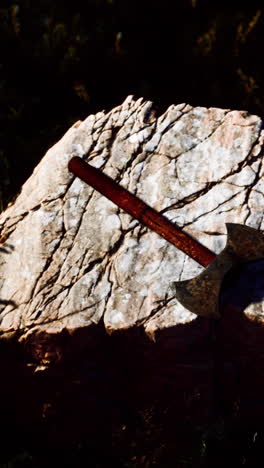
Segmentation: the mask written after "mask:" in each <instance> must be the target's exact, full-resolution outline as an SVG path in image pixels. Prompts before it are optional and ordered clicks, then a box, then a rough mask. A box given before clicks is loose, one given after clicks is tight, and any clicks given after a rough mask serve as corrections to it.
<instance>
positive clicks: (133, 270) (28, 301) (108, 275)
mask: <svg viewBox="0 0 264 468" xmlns="http://www.w3.org/2000/svg"><path fill="white" fill-rule="evenodd" d="M263 135H264V133H263V131H262V121H261V119H260V118H258V117H257V116H252V115H248V114H247V113H246V112H242V111H241V112H240V111H229V110H223V109H216V108H210V109H207V108H203V107H197V108H193V107H191V106H189V105H186V104H180V105H172V106H170V107H169V108H168V110H167V111H166V112H165V113H164V114H163V115H161V116H156V115H155V112H154V110H153V105H152V103H150V102H144V101H143V100H141V99H140V100H137V101H135V100H134V99H133V98H132V97H128V98H127V99H126V100H125V102H124V103H123V104H122V105H121V106H119V107H117V108H115V109H113V110H112V111H111V112H109V113H108V114H105V113H103V112H101V113H98V114H96V115H91V116H89V117H88V118H87V119H86V120H85V121H83V122H77V123H76V124H75V125H74V126H73V127H72V128H70V130H69V131H68V132H67V133H66V134H65V135H64V137H63V138H62V139H61V140H60V141H59V142H58V143H57V144H56V145H55V146H54V147H52V148H51V149H50V150H49V151H48V152H47V153H46V155H45V156H44V157H43V159H42V160H41V162H40V163H39V165H38V166H37V167H36V169H35V170H34V172H33V174H32V176H31V177H30V178H29V179H28V181H27V182H26V183H25V184H24V186H23V188H22V191H21V193H20V195H19V196H18V198H17V199H16V201H15V203H14V204H13V205H12V206H10V207H8V209H7V210H6V211H5V212H4V213H2V214H1V216H0V229H1V234H0V236H1V238H0V241H1V244H0V307H1V332H2V333H4V334H8V333H9V334H10V333H13V332H15V333H16V332H17V333H19V336H20V337H21V339H24V338H26V337H28V336H29V335H30V334H32V333H35V332H36V331H40V330H43V331H45V332H49V333H54V332H55V333H57V332H60V331H61V330H63V329H67V330H76V329H78V328H81V327H87V326H90V325H94V324H97V323H99V321H101V320H103V321H104V324H105V327H106V329H107V330H108V331H109V332H112V331H115V330H120V329H127V328H129V327H131V326H134V325H139V324H142V325H143V326H144V327H145V330H146V332H147V333H149V334H150V335H151V336H153V337H154V335H155V332H156V330H157V329H159V330H162V329H165V328H168V327H171V326H175V325H178V324H186V323H189V322H191V321H193V320H195V319H196V316H195V315H194V314H192V313H190V312H189V311H187V310H186V309H184V307H183V306H181V305H180V304H179V303H178V302H177V300H176V299H175V298H173V292H172V290H171V287H170V283H171V282H172V281H177V280H182V279H187V278H191V277H193V276H195V275H197V274H198V273H199V272H200V271H202V267H200V266H199V265H197V264H196V263H195V262H194V261H193V260H191V259H188V258H186V256H185V255H184V254H183V253H181V252H179V251H178V250H177V249H176V248H175V247H173V246H172V245H170V244H168V243H166V241H165V240H163V239H162V238H160V237H159V236H158V235H157V234H155V233H153V232H151V231H149V230H147V229H146V228H144V227H142V226H141V225H140V224H139V223H138V222H137V221H135V220H133V219H131V217H130V216H129V215H127V214H125V213H124V212H121V211H120V210H119V209H118V208H117V207H116V206H115V205H113V203H111V202H110V201H109V200H107V199H106V198H104V197H103V196H101V195H100V194H98V193H96V192H95V191H94V190H92V189H91V188H90V187H89V186H87V185H86V184H85V183H83V182H81V181H80V180H79V179H77V178H75V177H73V176H72V174H70V173H69V171H68V169H67V163H68V161H69V159H70V158H71V157H72V156H74V155H78V156H81V157H85V159H86V160H88V161H89V162H90V163H91V164H92V165H95V166H96V167H98V168H101V169H102V170H103V171H104V172H105V173H106V174H108V175H110V176H111V177H113V178H114V179H116V180H118V181H119V182H120V183H121V185H123V186H124V187H126V188H128V189H129V190H130V191H131V192H133V193H135V194H137V195H138V196H139V197H141V198H142V199H143V200H144V201H146V202H147V203H148V204H150V205H152V206H153V207H154V208H156V209H157V210H158V211H162V212H163V213H164V214H165V215H166V216H167V217H168V218H169V219H171V220H173V222H175V223H177V224H178V225H179V226H181V227H183V228H184V229H185V230H186V231H187V232H189V233H191V234H193V235H194V236H195V237H196V238H197V239H198V240H199V241H201V242H202V243H204V244H205V245H206V246H207V247H209V248H210V249H212V250H213V251H214V252H216V253H218V252H220V251H221V250H222V249H223V247H224V245H225V237H226V236H225V234H226V229H225V223H226V222H235V223H242V224H246V225H248V226H251V227H254V228H256V229H264V219H263V193H264V179H263V157H262V145H263ZM251 313H252V312H251ZM263 313H264V308H263V307H262V306H259V308H258V314H260V315H262V314H263Z"/></svg>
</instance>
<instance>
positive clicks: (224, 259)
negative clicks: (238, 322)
mask: <svg viewBox="0 0 264 468" xmlns="http://www.w3.org/2000/svg"><path fill="white" fill-rule="evenodd" d="M226 228H227V241H226V246H225V248H224V250H222V252H221V253H220V254H219V255H217V257H216V258H215V260H213V261H212V263H210V265H209V266H208V267H207V268H206V269H205V270H204V271H203V272H202V273H200V274H199V275H198V276H196V277H195V278H192V279H190V280H186V281H177V282H174V283H172V285H173V288H174V289H175V291H176V292H175V295H176V298H177V299H178V300H179V302H180V303H181V304H182V305H183V306H184V307H186V308H187V309H188V310H190V311H191V312H193V313H195V314H197V315H200V316H202V317H207V318H219V317H220V314H219V294H220V289H221V286H222V282H223V279H224V276H225V275H226V273H227V272H229V271H230V270H231V269H232V268H234V267H236V266H237V265H239V264H241V263H245V262H250V261H254V260H260V259H263V258H264V234H263V232H262V231H257V230H256V229H254V228H251V227H249V226H244V225H242V224H234V223H227V224H226Z"/></svg>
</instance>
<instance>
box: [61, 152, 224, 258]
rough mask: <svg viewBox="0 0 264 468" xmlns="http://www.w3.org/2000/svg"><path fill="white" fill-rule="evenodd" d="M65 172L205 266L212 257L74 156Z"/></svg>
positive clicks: (160, 216) (194, 241) (212, 254)
mask: <svg viewBox="0 0 264 468" xmlns="http://www.w3.org/2000/svg"><path fill="white" fill-rule="evenodd" d="M68 167H69V170H70V171H71V172H72V173H73V174H75V175H76V176H78V177H79V178H80V179H82V180H83V181H84V182H86V183H87V184H89V185H91V187H93V188H94V189H95V190H97V191H98V192H100V193H101V194H102V195H104V196H105V197H107V198H109V200H111V201H112V202H114V203H115V204H116V205H117V206H119V207H120V208H122V209H123V210H124V211H126V212H127V213H129V214H130V215H131V216H133V218H136V219H138V220H139V221H140V222H141V223H142V224H145V225H146V226H147V227H148V228H150V229H152V230H153V231H155V232H157V233H158V234H159V235H160V236H162V237H164V239H166V240H167V241H169V242H170V243H171V244H173V245H175V246H176V247H177V248H178V249H180V250H181V251H182V252H184V253H186V254H187V255H188V256H189V257H191V258H193V259H194V260H196V262H198V263H200V265H202V266H204V267H206V266H208V265H209V264H210V263H211V262H212V261H213V260H214V259H215V258H216V255H215V254H214V253H213V252H211V251H210V250H209V249H207V248H206V247H204V246H203V245H201V244H200V243H199V242H198V241H196V240H195V239H193V238H192V237H191V236H189V235H188V234H186V233H185V232H183V231H182V230H181V229H180V228H178V227H177V226H176V225H175V224H173V223H172V222H171V221H169V220H168V219H167V218H165V216H163V215H161V214H160V213H158V212H157V211H155V210H154V209H153V208H151V207H150V206H148V205H147V204H146V203H145V202H143V201H142V200H140V199H139V198H138V197H136V196H135V195H133V194H132V193H130V192H128V190H126V189H125V188H123V187H122V186H121V185H119V184H118V183H117V182H115V181H114V180H113V179H111V177H109V176H107V175H106V174H104V173H103V172H102V171H100V170H99V169H97V168H96V167H93V166H91V165H90V164H87V163H86V162H85V161H84V160H83V159H81V158H79V157H78V156H74V157H73V158H72V159H71V160H70V161H69V165H68Z"/></svg>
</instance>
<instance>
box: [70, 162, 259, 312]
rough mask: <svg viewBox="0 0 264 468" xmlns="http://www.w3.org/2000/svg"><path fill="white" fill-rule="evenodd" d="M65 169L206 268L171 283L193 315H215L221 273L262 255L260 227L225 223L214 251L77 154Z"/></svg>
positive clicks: (223, 273) (222, 274) (222, 275)
mask: <svg viewBox="0 0 264 468" xmlns="http://www.w3.org/2000/svg"><path fill="white" fill-rule="evenodd" d="M69 169H70V171H71V172H73V173H74V174H75V175H77V176H78V177H80V178H81V179H82V180H84V181H85V182H86V183H88V184H89V185H91V186H92V187H93V188H95V189H96V190H98V191H99V192H100V193H102V194H103V195H105V196H106V197H107V198H109V199H110V200H112V202H114V203H115V204H116V205H118V206H119V207H121V208H122V209H123V210H124V211H126V212H127V213H129V214H130V215H131V216H133V217H134V218H136V219H138V220H139V221H140V222H141V223H143V224H145V225H146V226H147V227H149V228H150V229H152V230H153V231H155V232H157V233H158V234H159V235H161V236H162V237H164V239H166V240H167V241H169V242H170V243H171V244H173V245H175V246H176V247H178V248H179V249H180V250H182V251H183V252H185V253H186V254H187V255H189V257H191V258H192V259H194V260H196V261H197V262H198V263H200V265H202V266H204V267H205V268H206V269H205V270H204V271H203V272H202V273H201V274H200V275H198V276H197V277H196V278H193V279H191V280H187V281H180V282H176V283H173V285H174V288H176V297H177V299H178V300H179V301H180V302H181V303H182V304H183V305H184V307H186V308H187V309H189V310H190V311H191V312H194V313H195V314H197V315H201V316H202V317H207V318H218V317H219V316H220V314H219V308H218V301H219V293H220V289H221V285H222V282H223V279H224V276H225V274H226V273H227V272H228V271H230V270H231V269H232V268H234V267H235V266H237V265H239V264H240V263H244V262H250V261H254V260H258V259H262V258H264V234H263V232H262V231H257V230H256V229H253V228H250V227H248V226H243V225H241V224H231V223H228V224H226V227H227V242H226V247H225V248H224V250H223V251H222V252H221V253H220V254H219V255H216V254H215V253H214V252H211V251H210V250H209V249H208V248H207V247H205V246H203V245H201V244H200V243H199V242H198V241H197V240H195V239H193V237H191V236H190V235H189V234H187V233H186V232H184V231H182V230H181V229H180V228H179V227H178V226H176V225H175V224H173V223H171V222H170V221H169V220H168V219H167V218H166V217H164V216H163V215H162V214H161V213H158V212H157V211H155V210H154V209H153V208H151V207H150V206H149V205H147V204H146V203H145V202H144V201H143V200H140V199H139V198H138V197H136V196H135V195H133V194H132V193H130V192H128V190H126V189H125V188H124V187H122V186H121V185H120V184H118V183H117V182H115V181H114V180H113V179H111V178H110V177H108V176H107V175H106V174H104V173H103V172H101V171H100V170H98V169H97V168H95V167H93V166H91V165H89V164H87V163H86V162H85V161H83V160H82V159H81V158H79V157H77V156H75V157H73V158H72V159H71V160H70V162H69Z"/></svg>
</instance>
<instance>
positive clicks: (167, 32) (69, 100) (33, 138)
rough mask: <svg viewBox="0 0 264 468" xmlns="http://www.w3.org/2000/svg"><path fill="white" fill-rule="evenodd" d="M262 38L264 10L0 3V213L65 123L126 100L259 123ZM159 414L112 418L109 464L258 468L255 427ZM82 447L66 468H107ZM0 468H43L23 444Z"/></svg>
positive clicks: (99, 2) (192, 2)
mask: <svg viewBox="0 0 264 468" xmlns="http://www.w3.org/2000/svg"><path fill="white" fill-rule="evenodd" d="M259 5H260V6H259ZM263 39H264V7H263V6H261V2H259V4H258V3H256V2H254V1H250V2H247V3H246V6H243V3H242V2H235V1H233V2H232V1H229V2H226V1H221V2H220V1H212V0H178V1H176V2H173V1H170V0H162V1H155V0H152V1H150V0H141V1H137V0H133V1H131V0H87V1H86V2H81V1H80V0H75V1H74V2H65V0H57V1H56V2H55V1H54V0H17V1H16V2H14V1H11V0H2V1H1V4H0V43H1V52H0V211H1V210H2V209H4V208H5V207H6V205H7V203H8V202H9V201H11V200H12V198H13V197H14V196H15V195H16V193H17V192H18V191H19V189H20V187H21V185H22V183H23V182H24V181H25V180H26V179H27V178H28V176H29V175H30V174H31V172H32V170H33V168H34V167H35V166H36V165H37V163H38V161H39V160H40V159H41V157H42V156H43V155H44V153H45V152H46V150H47V149H48V148H49V147H50V146H51V145H52V144H54V143H55V142H56V141H57V140H58V139H59V138H60V137H61V136H62V135H63V134H64V133H65V131H66V130H67V129H68V128H69V126H71V125H72V124H73V123H74V122H75V121H76V120H79V119H83V118H85V117H87V116H88V115H89V114H90V113H95V112H97V111H100V110H102V109H105V110H110V109H111V108H112V107H113V106H116V105H119V104H121V103H122V101H123V100H124V99H125V97H126V96H127V95H128V94H134V95H136V96H137V97H141V96H142V97H144V98H145V99H150V100H153V101H154V102H155V103H156V104H157V106H158V107H159V109H160V112H162V111H163V110H164V109H166V107H167V106H168V105H170V104H178V103H181V102H187V103H189V104H191V105H193V106H197V105H200V106H206V107H211V106H215V107H222V108H231V109H245V110H248V111H249V112H250V113H256V114H258V115H260V116H263V115H264V100H263V95H264V62H263V60H262V49H263V42H264V41H263ZM193 398H195V395H193ZM167 413H168V408H166V407H164V408H160V407H159V406H158V405H157V406H156V407H153V406H151V407H150V408H146V409H144V410H142V411H139V413H138V414H137V415H136V420H137V424H136V427H135V430H134V432H133V431H132V432H133V434H132V435H131V430H129V427H128V426H127V423H126V422H124V421H123V422H122V421H120V424H119V425H118V426H116V427H115V429H114V432H113V441H112V442H113V448H114V453H115V458H116V461H115V462H114V465H115V466H117V467H119V466H120V467H131V468H132V467H135V468H136V467H146V468H148V467H152V466H161V467H164V468H165V467H166V466H171V467H193V468H196V467H199V466H201V467H202V466H203V467H205V466H208V467H209V466H210V467H211V466H222V465H223V464H224V463H228V461H230V460H231V463H232V465H233V467H235V466H247V467H251V468H252V467H253V466H257V464H256V465H255V463H257V455H258V453H260V452H261V446H263V438H264V430H263V427H258V428H256V427H255V426H254V425H253V426H250V427H243V426H241V425H239V427H237V426H236V425H235V424H233V423H232V424H231V425H229V426H228V427H227V426H226V424H225V422H224V420H223V419H222V418H221V415H220V416H219V417H218V418H217V419H216V420H215V421H213V423H212V424H211V425H209V427H206V428H205V427H194V426H192V425H191V424H190V423H189V422H186V424H185V425H181V427H178V425H177V421H176V422H175V434H174V435H175V437H172V434H170V435H169V436H168V434H166V430H165V429H164V427H163V422H164V421H165V420H166V416H165V415H166V414H167ZM127 434H130V436H127ZM87 444H88V445H87ZM86 445H87V446H88V448H87V446H86ZM78 447H79V448H78V450H77V449H76V451H72V452H71V454H70V455H69V456H68V462H67V463H68V464H67V463H66V461H65V466H91V467H93V466H94V467H96V466H98V467H99V466H105V465H103V462H102V463H101V462H100V461H99V458H100V457H99V453H97V454H96V456H95V457H92V456H91V455H90V458H89V453H87V452H89V450H90V448H89V443H87V442H83V443H80V444H79V445H78ZM119 449H120V450H121V449H122V450H121V452H122V454H121V455H119V453H120V450H119ZM10 450H11V449H10ZM214 454H215V455H214ZM219 454H221V455H222V456H221V457H220V458H219ZM81 455H84V456H86V463H85V462H81V461H79V458H78V457H80V456H81ZM8 456H9V461H8ZM208 457H209V458H208ZM65 458H67V455H65ZM208 459H209V462H208ZM208 463H209V465H208ZM49 464H50V466H52V463H49ZM56 464H57V466H59V461H58V462H57V463H56ZM0 466H1V467H2V466H3V467H4V466H5V467H7V466H8V467H21V466H23V467H31V466H32V467H33V466H40V464H39V462H37V460H36V459H35V458H34V457H33V455H31V454H29V453H28V452H27V450H26V449H24V448H23V447H20V450H19V453H16V454H15V455H13V456H11V454H10V452H9V453H8V454H6V456H5V460H3V462H2V464H1V453H0ZM107 466H108V465H107ZM109 466H110V464H109Z"/></svg>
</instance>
